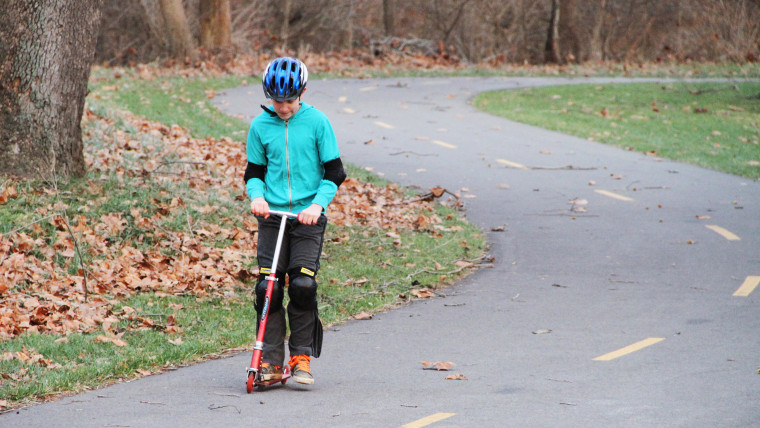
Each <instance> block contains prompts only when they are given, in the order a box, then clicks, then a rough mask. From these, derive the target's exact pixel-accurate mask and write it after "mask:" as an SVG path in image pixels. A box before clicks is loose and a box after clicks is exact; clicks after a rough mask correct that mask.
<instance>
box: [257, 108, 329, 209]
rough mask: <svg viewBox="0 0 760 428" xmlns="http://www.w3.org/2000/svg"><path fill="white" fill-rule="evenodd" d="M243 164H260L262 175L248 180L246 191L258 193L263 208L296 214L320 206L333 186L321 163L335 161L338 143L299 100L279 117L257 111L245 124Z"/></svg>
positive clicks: (323, 120) (315, 112)
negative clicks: (293, 108) (292, 109)
mask: <svg viewBox="0 0 760 428" xmlns="http://www.w3.org/2000/svg"><path fill="white" fill-rule="evenodd" d="M246 154H247V156H248V162H250V163H252V164H256V165H261V166H264V167H266V174H265V178H264V180H263V181H262V180H261V179H260V178H251V179H249V180H248V181H247V182H246V192H247V193H248V196H249V197H250V198H251V199H253V198H257V197H259V196H263V197H264V199H266V201H267V203H268V204H269V208H270V209H273V210H280V211H290V212H293V213H299V212H301V211H303V210H304V209H306V208H308V207H309V206H311V204H318V205H320V206H321V207H322V208H323V209H326V208H327V205H328V204H329V203H330V201H332V199H333V197H335V193H336V192H337V190H338V186H337V185H336V184H335V183H334V182H332V181H330V180H326V179H325V178H324V175H325V168H324V164H325V163H327V162H330V161H332V160H335V159H338V158H339V157H340V153H339V152H338V142H337V140H336V138H335V132H334V131H333V128H332V125H330V121H329V120H328V119H327V116H325V114H324V113H322V112H321V111H319V110H317V109H316V108H314V107H313V106H311V105H309V104H306V103H301V108H300V109H299V110H298V112H297V113H296V114H295V115H294V116H293V117H291V118H290V119H288V120H287V121H284V120H282V119H280V118H279V117H278V116H276V115H272V114H270V113H268V112H262V113H261V114H259V115H258V116H256V118H254V119H253V121H252V122H251V127H250V129H249V130H248V142H247V144H246Z"/></svg>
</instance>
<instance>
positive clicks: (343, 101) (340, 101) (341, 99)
mask: <svg viewBox="0 0 760 428" xmlns="http://www.w3.org/2000/svg"><path fill="white" fill-rule="evenodd" d="M347 99H348V98H346V97H340V98H338V102H339V103H345V102H346V100H347Z"/></svg>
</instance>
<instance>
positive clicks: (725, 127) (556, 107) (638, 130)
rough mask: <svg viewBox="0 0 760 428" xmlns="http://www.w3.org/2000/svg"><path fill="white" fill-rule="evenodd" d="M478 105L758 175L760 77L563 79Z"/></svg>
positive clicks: (488, 97) (489, 97)
mask: <svg viewBox="0 0 760 428" xmlns="http://www.w3.org/2000/svg"><path fill="white" fill-rule="evenodd" d="M475 105H476V106H477V107H478V108H481V109H482V110H484V111H486V112H489V113H492V114H495V115H498V116H502V117H505V118H507V119H511V120H515V121H518V122H523V123H527V124H531V125H535V126H540V127H542V128H547V129H551V130H555V131H559V132H563V133H566V134H571V135H575V136H578V137H582V138H587V139H589V140H593V141H599V142H602V143H607V144H612V145H615V146H618V147H622V148H625V149H628V150H633V151H637V152H643V153H648V154H651V155H654V156H658V157H662V158H667V159H672V160H675V161H680V162H685V163H690V164H693V165H698V166H701V167H705V168H710V169H714V170H718V171H723V172H727V173H730V174H735V175H740V176H744V177H748V178H752V179H760V144H759V143H760V82H725V83H709V82H679V83H626V84H604V85H593V84H590V85H587V84H582V85H567V86H556V87H542V88H529V89H522V90H515V91H494V92H488V93H483V94H480V95H478V96H477V97H476V99H475Z"/></svg>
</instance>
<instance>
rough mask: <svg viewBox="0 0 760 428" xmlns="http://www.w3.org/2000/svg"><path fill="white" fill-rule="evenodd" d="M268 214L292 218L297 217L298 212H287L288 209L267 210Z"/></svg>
mask: <svg viewBox="0 0 760 428" xmlns="http://www.w3.org/2000/svg"><path fill="white" fill-rule="evenodd" d="M269 214H270V215H272V214H273V215H278V216H281V217H293V218H297V217H298V214H293V213H291V212H288V211H277V210H269Z"/></svg>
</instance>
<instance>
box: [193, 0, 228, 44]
mask: <svg viewBox="0 0 760 428" xmlns="http://www.w3.org/2000/svg"><path fill="white" fill-rule="evenodd" d="M198 8H199V15H200V21H201V25H200V42H201V43H200V44H201V46H203V47H204V48H209V49H219V48H227V47H229V46H230V45H231V43H232V37H231V25H232V24H231V22H232V17H231V15H230V0H200V3H199V6H198Z"/></svg>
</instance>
